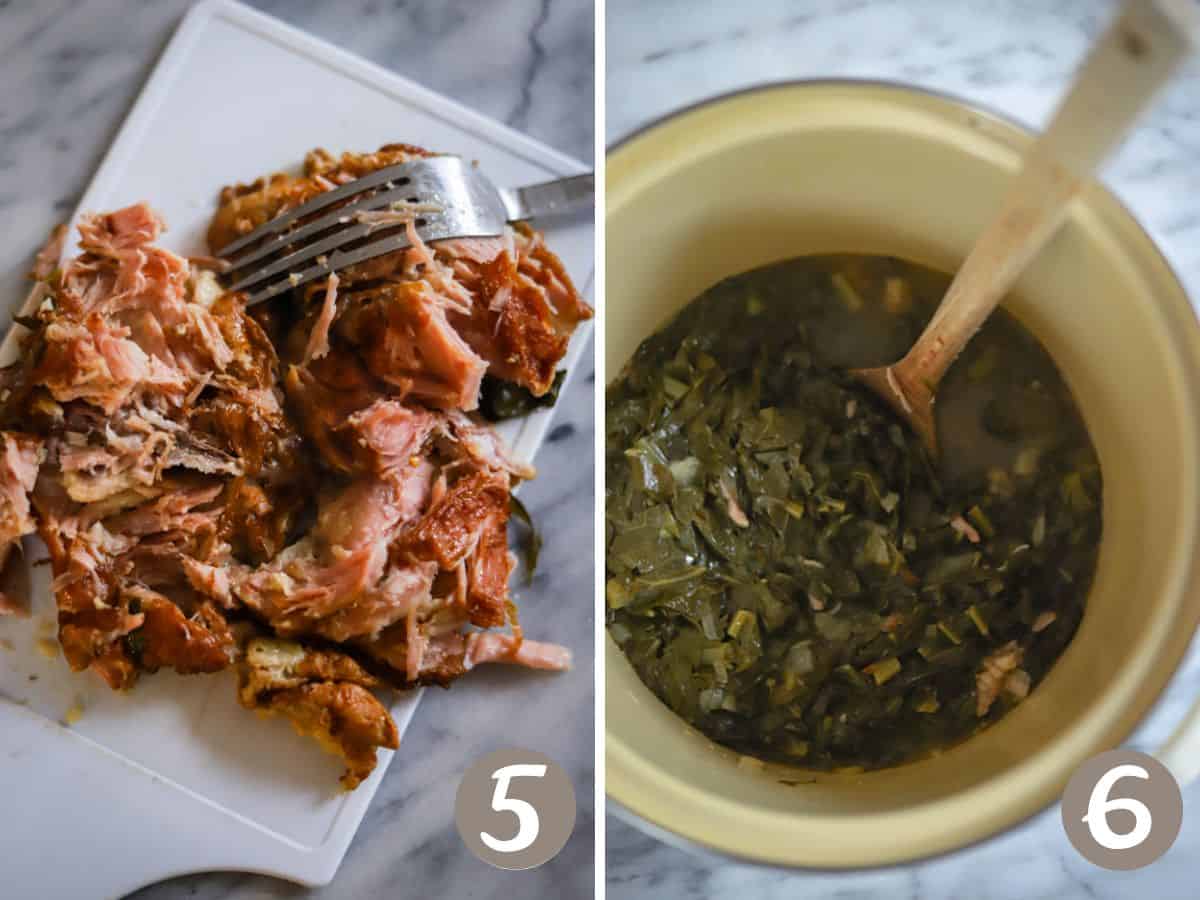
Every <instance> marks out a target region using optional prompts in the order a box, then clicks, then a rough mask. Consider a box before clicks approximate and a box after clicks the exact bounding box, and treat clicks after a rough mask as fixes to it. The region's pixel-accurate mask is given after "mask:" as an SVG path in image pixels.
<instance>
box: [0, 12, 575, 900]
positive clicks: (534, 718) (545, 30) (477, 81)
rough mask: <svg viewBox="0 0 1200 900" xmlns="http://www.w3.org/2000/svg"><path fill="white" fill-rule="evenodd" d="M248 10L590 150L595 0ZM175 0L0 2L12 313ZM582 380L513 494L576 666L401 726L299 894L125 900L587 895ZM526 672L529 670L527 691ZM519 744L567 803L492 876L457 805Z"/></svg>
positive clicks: (533, 624) (539, 134) (220, 883)
mask: <svg viewBox="0 0 1200 900" xmlns="http://www.w3.org/2000/svg"><path fill="white" fill-rule="evenodd" d="M251 5H253V6H256V7H259V8H261V9H263V10H264V11H266V12H269V13H271V14H273V15H275V16H277V17H279V18H281V19H284V20H285V21H287V22H290V23H291V24H293V25H296V26H298V27H300V28H302V29H304V30H306V31H309V32H311V33H313V34H316V35H318V36H320V37H323V38H326V39H328V40H330V41H332V42H333V43H335V44H337V45H339V46H341V47H344V48H346V49H348V50H350V51H352V52H355V53H358V54H360V55H362V56H365V57H367V58H368V59H371V60H372V61H374V62H376V63H379V64H381V65H383V66H386V67H387V68H389V69H393V70H395V71H397V72H399V73H401V74H403V75H406V76H408V77H411V78H413V79H414V80H416V81H417V82H419V83H421V84H424V85H425V86H427V87H429V88H432V89H433V90H436V91H440V92H442V93H445V94H447V95H449V96H451V97H453V98H455V99H456V100H459V101H461V102H462V103H464V104H466V105H467V106H469V107H472V108H474V109H476V110H479V111H480V112H483V113H484V114H486V115H489V116H492V117H494V118H497V119H501V120H504V121H506V122H508V123H509V124H511V125H513V126H514V127H516V128H518V129H520V130H521V131H523V132H526V133H527V134H530V135H531V136H533V137H535V138H537V139H539V140H542V141H545V142H546V143H548V144H550V145H551V146H554V147H555V148H557V149H559V150H561V151H563V152H566V153H568V154H571V155H572V156H575V157H577V158H580V159H583V160H586V161H590V160H591V159H592V153H593V134H594V131H593V128H594V126H593V122H594V117H593V104H592V86H593V83H594V81H593V79H594V65H593V52H592V32H593V21H594V19H593V17H594V12H593V6H592V3H591V2H590V0H488V2H476V0H407V2H405V0H400V2H395V3H382V2H376V0H338V2H336V3H329V2H316V0H251ZM188 6H189V3H187V2H184V0H155V2H139V0H78V2H77V0H12V2H0V84H3V85H4V90H3V91H2V92H0V223H3V224H0V235H3V237H4V240H3V241H2V242H0V309H12V308H13V307H15V305H16V304H17V303H18V302H19V301H20V299H21V298H22V297H23V296H24V293H25V291H24V281H23V273H24V271H25V270H26V269H27V268H28V266H29V262H30V255H31V253H32V251H33V249H34V248H36V246H37V245H38V244H39V243H40V242H41V240H42V239H43V238H44V236H45V234H46V233H47V231H48V230H49V228H50V227H51V226H52V225H53V224H54V223H56V222H58V221H60V220H62V219H63V218H65V217H66V216H67V215H68V214H69V213H70V211H71V210H72V209H73V208H74V205H75V203H76V201H77V198H78V196H79V193H80V192H81V190H82V189H83V187H84V186H85V185H86V184H87V182H88V180H89V179H90V178H91V175H92V173H93V171H94V170H95V167H96V165H97V163H98V162H99V158H100V156H101V155H102V154H103V153H104V151H105V150H106V149H107V147H108V144H109V142H110V140H111V138H112V136H113V134H114V132H115V131H116V129H117V128H118V127H119V125H120V123H121V121H122V119H123V118H124V116H125V114H126V112H127V110H128V108H129V106H130V104H131V103H132V101H133V99H134V97H135V96H136V95H137V92H138V91H139V90H140V88H141V86H142V84H143V82H144V81H145V78H146V76H147V74H148V73H149V71H150V69H151V68H152V67H153V65H154V63H155V61H156V59H157V57H158V54H159V53H160V52H161V49H162V47H163V45H164V44H165V42H166V40H167V39H168V38H169V37H170V35H171V33H172V31H173V30H174V28H175V26H176V24H177V23H178V22H179V19H180V17H181V16H182V14H183V13H184V12H185V11H186V9H187V7H188ZM588 358H590V356H589V357H588ZM589 374H590V371H589V370H586V369H584V370H581V371H580V372H579V373H577V377H576V378H575V379H574V381H573V383H572V384H571V386H570V387H569V389H568V390H567V391H566V393H565V395H564V397H563V398H562V399H561V400H560V401H559V404H558V410H557V413H556V418H555V422H554V426H553V433H552V436H551V440H550V442H549V443H547V444H546V445H545V447H544V448H543V451H542V453H541V454H540V455H539V457H538V460H537V463H538V468H539V470H540V473H541V477H540V478H539V479H538V480H537V481H535V482H534V483H532V484H530V485H528V486H527V487H526V488H525V489H524V490H523V493H522V496H523V498H524V501H525V503H526V504H527V505H528V506H529V507H530V509H531V511H532V513H533V515H534V517H535V519H536V520H537V521H538V523H539V525H540V527H541V528H543V529H544V530H545V532H546V533H547V534H548V535H552V538H551V539H549V540H547V542H546V545H545V548H544V550H543V560H544V563H543V566H542V568H541V570H540V572H539V574H538V575H537V577H536V578H535V580H534V583H533V584H532V585H530V586H529V587H524V588H522V589H521V590H520V591H519V592H518V593H519V596H520V598H521V605H522V609H523V610H524V611H525V616H526V619H525V621H526V625H527V627H528V628H529V629H530V631H531V633H532V631H534V630H536V631H537V633H538V634H539V635H544V636H547V637H552V638H553V639H555V640H560V641H562V642H564V643H566V644H568V645H569V646H571V647H572V649H573V650H574V651H575V654H576V668H575V670H574V671H573V672H571V673H570V674H567V675H565V676H561V677H551V676H544V675H538V674H532V675H530V674H529V673H517V672H512V671H505V670H503V669H501V670H498V671H497V670H494V671H492V672H484V671H481V672H477V673H473V676H472V677H471V678H469V679H464V680H463V681H462V682H460V683H459V684H457V685H455V687H454V689H453V692H452V693H444V692H441V691H437V690H432V691H429V692H428V693H427V694H426V697H425V700H424V702H423V704H422V706H421V709H420V711H419V713H418V714H417V716H416V718H415V720H414V722H413V724H412V726H411V727H410V728H409V730H408V732H407V734H406V735H405V737H404V746H403V749H402V754H403V759H404V761H405V763H406V764H404V765H402V764H400V762H401V761H400V759H399V758H398V759H397V761H396V764H394V765H392V766H391V768H390V769H389V771H388V773H387V777H386V778H385V779H384V781H383V784H382V786H381V787H380V789H379V792H378V794H377V795H376V797H375V800H374V802H373V803H372V805H371V808H370V810H369V811H368V813H367V816H366V818H365V819H364V821H363V824H362V828H361V829H360V831H359V833H358V836H357V837H356V839H355V841H354V843H353V844H352V845H351V847H350V850H349V853H348V855H347V857H346V860H345V863H344V864H343V866H342V869H341V871H340V873H339V874H338V877H337V878H336V880H335V881H334V883H333V884H332V885H331V886H330V887H328V888H325V889H323V890H320V891H315V892H310V891H306V890H304V889H301V888H298V887H295V886H294V885H289V884H286V883H283V882H279V881H275V880H273V879H270V878H265V877H259V876H250V875H240V874H232V873H218V874H207V875H198V876H193V877H187V878H180V879H175V880H173V881H171V882H167V883H164V884H161V885H156V886H153V887H150V888H147V889H145V890H143V891H140V892H138V894H137V895H136V896H137V897H138V898H139V900H160V898H164V900H165V898H184V897H187V898H218V897H220V898H254V897H309V896H319V897H322V898H325V897H328V898H342V897H346V898H355V900H358V898H374V897H378V898H388V900H393V898H402V897H435V896H436V897H468V896H469V897H475V898H487V897H497V898H499V897H504V898H512V897H527V896H555V897H564V898H577V897H590V896H592V893H593V891H592V884H593V877H594V876H593V871H594V870H593V864H592V855H593V852H592V851H593V841H592V834H593V809H592V795H593V794H592V791H593V788H592V785H593V772H592V768H593V766H592V760H593V749H594V732H593V713H592V709H593V706H592V694H593V684H592V644H593V640H592V634H593V632H592V628H593V621H594V620H593V618H592V615H591V598H592V574H593V554H592V547H593V542H592V534H593V527H592V523H593V515H592V509H593V481H592V471H593V469H592V446H593V444H592V442H593V436H594V434H595V430H594V423H593V414H592V391H593V384H592V379H590V378H589V377H588V376H589ZM581 610H582V611H584V612H581ZM522 675H525V676H526V677H521V676H522ZM530 678H532V679H534V680H537V681H538V682H539V683H538V684H537V686H536V688H535V689H534V694H535V695H536V697H535V696H534V694H531V693H530ZM514 712H515V715H514ZM522 743H524V744H527V745H530V746H533V747H536V748H537V749H539V750H541V751H543V752H545V753H547V754H548V755H549V756H551V757H552V758H553V759H555V760H557V761H558V762H559V763H561V764H562V765H564V766H565V767H566V768H567V770H568V772H569V773H570V775H571V778H572V781H573V782H574V784H575V787H576V791H577V794H578V799H579V805H580V814H579V820H578V823H577V825H576V829H575V832H574V834H573V836H572V838H571V840H570V842H569V843H568V844H567V847H566V848H565V849H564V850H563V852H562V853H560V854H559V856H558V857H557V858H556V859H555V860H554V861H552V862H551V863H549V864H547V865H545V866H543V867H541V868H539V869H536V870H533V871H531V872H526V873H518V872H502V871H499V870H496V869H492V868H491V867H489V866H487V865H485V864H484V863H482V862H479V861H478V860H476V859H475V858H474V857H472V856H471V855H470V854H469V853H467V852H466V851H465V850H464V849H463V848H462V845H461V843H460V841H459V838H458V835H457V834H456V833H455V831H454V827H453V823H452V818H451V810H452V808H453V800H454V792H455V789H456V788H457V785H458V780H459V776H460V775H461V773H462V771H463V770H464V769H465V768H466V766H467V765H468V764H469V763H470V762H472V761H473V760H475V759H477V758H478V757H479V756H481V755H483V754H484V753H485V752H487V751H489V750H492V749H495V748H496V747H498V746H501V745H505V744H517V745H520V744H522ZM3 893H4V890H3V889H0V894H3Z"/></svg>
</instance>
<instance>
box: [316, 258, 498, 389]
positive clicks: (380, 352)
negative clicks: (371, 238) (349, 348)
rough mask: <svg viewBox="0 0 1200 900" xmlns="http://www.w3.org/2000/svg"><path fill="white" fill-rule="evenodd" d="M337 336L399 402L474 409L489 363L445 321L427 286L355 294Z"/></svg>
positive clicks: (411, 283)
mask: <svg viewBox="0 0 1200 900" xmlns="http://www.w3.org/2000/svg"><path fill="white" fill-rule="evenodd" d="M336 327H337V331H338V334H340V335H341V336H342V337H343V338H345V339H346V340H347V341H349V342H350V344H351V345H353V346H354V347H355V348H357V350H358V352H359V353H360V355H361V356H362V359H363V362H364V363H365V364H366V366H367V368H368V369H369V370H370V372H371V374H372V375H374V376H375V377H376V378H379V379H380V380H381V381H384V382H386V383H387V384H388V385H389V386H390V387H391V388H392V391H391V393H392V396H393V397H395V398H396V399H398V400H403V399H405V398H411V399H413V400H418V401H420V402H422V403H425V404H428V405H430V406H436V407H438V408H440V409H474V408H475V407H476V405H477V404H478V401H479V385H480V382H481V381H482V380H483V373H484V372H485V371H486V370H487V363H486V362H484V361H483V360H482V359H480V358H479V357H478V356H477V355H476V354H475V352H474V351H473V350H472V349H471V347H470V346H469V345H468V344H467V343H466V342H465V341H464V340H463V339H462V338H461V337H460V336H459V334H458V332H457V331H455V329H454V328H453V327H452V326H451V324H450V321H449V319H448V318H447V309H446V301H445V298H444V297H442V296H441V295H439V294H437V293H435V292H434V291H433V289H432V288H431V287H430V286H429V285H428V284H426V283H425V282H423V281H405V282H401V283H398V284H385V285H382V286H379V287H376V288H370V289H367V290H363V291H356V292H355V293H354V294H351V295H348V296H347V311H346V312H345V313H343V314H342V315H341V316H339V318H338V321H337V326H336Z"/></svg>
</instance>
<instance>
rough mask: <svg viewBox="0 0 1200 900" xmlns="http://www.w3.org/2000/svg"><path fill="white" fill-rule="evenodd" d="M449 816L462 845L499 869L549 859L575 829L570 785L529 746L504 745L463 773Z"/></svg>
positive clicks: (564, 775) (551, 763) (558, 768)
mask: <svg viewBox="0 0 1200 900" xmlns="http://www.w3.org/2000/svg"><path fill="white" fill-rule="evenodd" d="M454 820H455V824H456V825H457V826H458V833H459V836H460V837H461V838H462V841H463V843H464V844H466V846H467V848H468V849H469V850H470V851H471V852H472V853H474V854H475V855H476V856H478V857H479V858H480V859H482V860H483V861H484V862H486V863H489V864H491V865H493V866H496V867H497V868H501V869H532V868H534V867H535V866H540V865H541V864H542V863H544V862H546V861H548V860H550V859H552V858H553V857H554V856H556V855H557V854H558V852H559V851H560V850H561V849H562V848H563V845H564V844H566V842H567V838H568V837H570V836H571V830H572V829H573V828H574V827H575V789H574V788H573V787H572V786H571V781H570V779H569V778H568V777H567V773H566V772H564V771H563V769H562V767H561V766H559V765H558V764H557V763H555V762H554V761H553V760H552V759H550V758H549V757H547V756H545V755H543V754H541V753H537V752H535V751H533V750H520V749H515V748H514V749H505V750H497V751H495V752H494V753H489V754H488V755H487V756H485V757H483V758H482V759H479V760H476V761H475V763H474V764H472V765H471V767H470V768H469V769H467V771H466V773H465V774H464V775H463V779H462V781H461V782H460V783H459V785H458V794H457V796H456V797H455V800H454Z"/></svg>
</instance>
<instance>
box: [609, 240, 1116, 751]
mask: <svg viewBox="0 0 1200 900" xmlns="http://www.w3.org/2000/svg"><path fill="white" fill-rule="evenodd" d="M947 283H948V279H946V278H945V277H944V276H942V275H940V274H938V273H934V272H931V271H929V270H925V269H922V268H920V267H917V266H913V265H910V264H907V263H903V262H900V261H898V260H892V259H885V258H871V257H847V256H839V257H811V258H806V259H800V260H794V261H790V262H786V263H781V264H777V265H774V266H770V267H767V268H764V269H760V270H757V271H754V272H750V273H747V274H744V275H741V276H737V277H735V278H731V279H729V280H727V281H725V282H723V283H721V284H719V285H717V286H716V287H714V288H712V289H711V290H709V291H708V292H707V293H705V294H704V295H702V296H701V297H700V298H699V299H697V300H696V301H694V302H693V303H692V304H690V305H689V306H688V307H686V308H685V309H684V310H683V311H682V312H681V313H680V314H679V316H677V317H676V319H675V320H674V321H672V322H671V323H670V324H669V325H668V326H667V327H666V328H664V329H663V330H662V331H660V332H659V333H657V334H655V335H654V336H652V337H650V338H649V339H647V340H646V341H645V342H644V343H643V344H642V345H641V347H640V348H639V349H638V350H637V352H636V353H635V354H634V356H633V358H632V360H631V361H630V362H629V364H628V365H627V366H626V368H625V369H624V371H623V372H622V373H621V375H620V377H619V378H618V379H617V380H616V381H615V382H614V383H613V384H612V385H611V386H610V387H609V389H608V394H607V404H606V405H607V423H606V425H607V452H606V459H605V466H606V474H607V488H606V490H607V494H606V511H607V520H606V546H607V553H606V577H607V585H606V593H607V623H608V629H609V633H610V634H611V635H612V636H613V638H614V639H615V640H616V641H617V643H618V644H619V645H620V646H621V648H622V649H623V650H624V652H625V653H626V655H627V656H628V658H629V660H630V661H631V662H632V664H633V666H634V667H635V669H636V670H637V672H638V674H639V676H640V677H641V678H642V680H643V681H644V682H645V683H646V684H647V685H648V686H649V687H650V688H651V689H652V690H653V691H654V692H655V693H656V694H657V695H658V696H659V697H660V698H661V699H662V700H663V701H664V702H665V703H666V704H667V705H668V706H669V707H670V708H671V709H673V710H674V711H675V712H676V713H678V714H679V715H680V716H682V717H683V718H684V719H686V720H687V721H688V722H690V723H692V724H693V725H695V726H696V727H698V728H699V729H700V730H701V731H703V732H704V733H705V734H706V735H708V736H710V737H711V738H713V739H714V740H716V741H718V742H720V743H722V744H725V745H727V746H729V747H731V748H734V749H736V750H738V751H740V752H743V753H746V754H750V755H753V756H756V757H759V758H764V759H770V760H775V761H780V762H784V763H790V764H794V765H798V766H802V767H805V768H815V769H831V768H840V767H864V768H876V767H881V766H888V765H893V764H897V763H900V762H903V761H906V760H910V759H912V758H914V757H917V756H920V755H923V754H925V753H927V752H928V751H930V750H934V749H938V748H942V747H945V746H947V745H949V744H951V743H954V742H957V741H959V740H961V739H963V738H965V737H967V736H969V735H970V734H972V733H974V732H975V731H976V730H978V729H979V728H981V727H983V726H985V725H987V724H988V723H990V722H993V721H995V720H996V719H997V718H999V717H1000V716H1002V715H1004V713H1005V712H1006V711H1007V710H1009V709H1011V708H1012V706H1013V705H1014V704H1015V703H1017V702H1019V700H1020V699H1022V698H1023V697H1025V696H1026V695H1027V694H1028V693H1029V691H1030V689H1031V688H1032V687H1033V686H1034V685H1036V684H1037V683H1038V682H1039V681H1040V679H1041V678H1042V677H1043V676H1044V675H1045V673H1046V671H1047V670H1048V669H1049V668H1050V666H1051V665H1052V664H1053V663H1054V661H1055V660H1056V659H1057V658H1058V656H1059V655H1060V654H1061V653H1062V651H1063V649H1064V648H1065V647H1066V645H1067V644H1068V642H1069V641H1070V640H1071V637H1072V636H1073V634H1074V632H1075V629H1076V626H1077V624H1078V622H1079V620H1080V617H1081V614H1082V610H1083V604H1084V600H1085V596H1086V593H1087V590H1088V587H1089V584H1090V582H1091V578H1092V573H1093V570H1094V567H1095V560H1096V553H1097V544H1098V541H1099V536H1100V529H1101V522H1100V499H1101V481H1100V472H1099V467H1098V464H1097V459H1096V456H1095V453H1094V451H1093V449H1092V446H1091V443H1090V441H1089V439H1088V436H1087V433H1086V431H1085V429H1084V427H1083V424H1082V421H1081V420H1080V417H1079V415H1078V413H1077V411H1076V409H1075V406H1074V403H1073V401H1072V399H1071V396H1070V394H1069V392H1068V390H1067V387H1066V385H1065V384H1064V383H1063V381H1062V379H1061V377H1060V376H1059V375H1058V373H1057V371H1056V370H1055V368H1054V366H1053V363H1052V362H1051V361H1050V360H1049V357H1048V356H1047V355H1046V354H1045V353H1044V351H1043V350H1041V348H1040V347H1039V346H1038V345H1037V343H1036V341H1035V340H1034V339H1033V338H1032V336H1031V335H1029V334H1028V332H1025V331H1024V330H1023V329H1022V328H1021V327H1020V326H1019V325H1018V324H1017V323H1016V321H1015V320H1014V319H1012V318H1011V317H1009V316H1007V315H1006V314H1003V313H1000V314H997V316H996V317H994V318H993V320H992V321H990V322H989V323H988V325H987V326H985V328H984V329H983V331H982V332H981V333H980V335H979V336H978V337H977V339H976V340H975V341H974V342H973V343H972V344H971V346H970V347H969V348H968V350H967V352H966V353H965V354H964V357H963V358H962V359H961V360H960V361H959V362H958V363H957V364H956V366H955V368H954V369H953V370H952V371H951V373H950V376H949V378H948V379H947V381H946V382H945V384H944V385H943V389H942V391H941V393H940V395H939V416H940V422H939V434H940V435H942V436H943V437H944V439H945V440H944V443H945V449H944V453H943V458H942V459H941V460H939V462H938V465H937V466H936V468H935V467H934V466H933V465H931V463H930V461H929V460H928V459H927V458H926V456H925V455H924V453H923V451H922V449H921V446H920V443H919V441H918V440H917V439H916V438H915V437H914V436H913V435H912V434H910V433H908V432H907V431H906V430H903V429H902V428H901V427H900V425H898V424H897V422H896V420H895V419H894V417H893V416H892V415H891V414H890V413H889V412H888V411H887V410H886V409H884V408H883V407H882V406H880V405H879V404H878V403H877V402H876V401H875V398H874V397H872V396H871V395H869V394H867V393H866V392H864V391H863V390H862V389H861V388H860V387H859V386H858V385H856V384H854V383H853V382H851V381H850V380H849V379H848V378H847V377H846V376H845V375H844V374H842V373H843V372H844V371H845V369H846V368H848V367H851V366H867V365H880V364H883V363H885V362H888V361H891V360H894V359H897V358H899V357H900V356H901V355H902V354H903V352H904V350H905V349H906V348H907V346H909V345H910V344H911V342H912V340H913V338H914V337H915V336H916V335H917V334H918V333H919V331H920V329H921V327H922V326H923V324H924V322H925V321H926V320H927V318H928V316H929V314H930V313H931V311H932V309H933V307H934V305H935V304H936V301H937V300H938V299H939V298H940V297H941V295H942V293H943V292H944V290H945V288H946V285H947Z"/></svg>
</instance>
